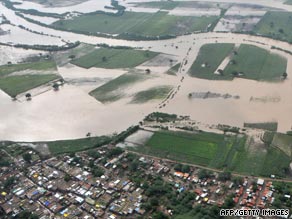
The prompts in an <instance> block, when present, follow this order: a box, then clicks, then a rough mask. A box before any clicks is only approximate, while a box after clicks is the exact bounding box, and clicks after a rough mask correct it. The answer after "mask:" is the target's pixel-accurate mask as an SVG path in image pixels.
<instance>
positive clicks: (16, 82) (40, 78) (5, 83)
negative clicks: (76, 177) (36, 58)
mask: <svg viewBox="0 0 292 219" xmlns="http://www.w3.org/2000/svg"><path fill="white" fill-rule="evenodd" d="M58 78H60V77H59V76H58V75H56V74H44V75H22V76H8V77H4V78H0V89H1V90H3V91H4V92H5V93H7V94H8V95H9V96H11V97H15V96H16V95H18V94H20V93H23V92H26V91H28V90H31V89H33V88H35V87H39V86H40V85H43V84H46V83H48V82H50V81H53V80H56V79H58Z"/></svg>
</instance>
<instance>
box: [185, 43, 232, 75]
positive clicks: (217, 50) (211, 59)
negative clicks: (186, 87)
mask: <svg viewBox="0 0 292 219" xmlns="http://www.w3.org/2000/svg"><path fill="white" fill-rule="evenodd" d="M233 48H234V44H230V43H218V44H206V45H203V46H202V47H201V49H200V51H199V54H198V57H197V59H196V60H195V62H194V63H193V65H192V67H191V69H190V70H189V74H190V75H191V76H193V77H198V78H205V79H212V80H216V79H219V80H220V79H221V80H222V79H232V77H231V76H230V75H224V76H220V75H217V74H214V72H215V71H216V69H217V68H218V67H219V65H220V64H221V62H222V61H223V60H224V59H225V57H226V56H228V55H229V54H230V53H231V51H232V49H233ZM203 65H205V66H203Z"/></svg>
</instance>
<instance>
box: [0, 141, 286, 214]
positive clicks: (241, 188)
mask: <svg viewBox="0 0 292 219" xmlns="http://www.w3.org/2000/svg"><path fill="white" fill-rule="evenodd" d="M1 153H2V152H1ZM6 153H8V152H6ZM8 155H9V156H11V155H10V154H6V156H8ZM2 156H5V155H4V154H2ZM32 158H33V159H32ZM11 159H12V156H11ZM13 161H14V163H11V165H10V166H9V167H2V168H1V172H0V179H1V184H2V185H1V191H0V207H1V212H2V216H1V218H14V217H15V216H17V218H42V219H46V218H84V219H91V218H110V219H115V218H161V217H159V216H157V217H156V216H155V214H154V213H155V212H156V211H157V212H160V214H162V215H164V216H165V217H164V218H171V217H172V216H173V215H176V214H178V213H179V208H180V204H182V203H183V202H186V203H187V205H190V208H194V207H195V206H207V207H210V206H216V209H220V208H236V209H255V208H257V209H264V208H273V207H277V203H278V202H279V200H281V202H280V206H283V205H285V203H286V206H287V207H290V206H291V196H290V193H289V191H288V192H287V187H285V188H284V186H286V185H284V184H281V183H279V182H272V180H271V181H268V180H264V179H261V178H252V177H239V176H231V174H230V173H228V172H221V173H215V172H211V171H208V170H205V169H201V168H197V167H194V166H189V165H183V164H179V163H173V162H171V161H167V160H163V159H159V158H153V157H147V156H143V155H139V154H134V153H132V152H127V151H124V150H123V149H121V148H119V147H116V146H114V145H107V146H106V147H101V148H97V149H91V150H90V151H85V152H79V153H72V154H64V155H59V156H57V157H50V158H47V159H40V157H39V156H38V154H37V152H35V151H33V150H30V149H28V150H26V152H25V153H24V154H22V155H16V156H15V157H14V159H13ZM274 183H277V185H274ZM283 188H284V189H283ZM158 196H159V199H158ZM168 196H174V197H172V199H173V200H172V199H171V198H167V197H168ZM278 199H279V200H278ZM283 200H284V201H283ZM175 202H177V203H175ZM171 206H172V207H171ZM4 215H5V216H4ZM27 215H30V216H29V217H28V216H27ZM150 215H151V216H150ZM156 215H158V214H156ZM287 218H288V217H287Z"/></svg>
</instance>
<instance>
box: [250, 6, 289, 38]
mask: <svg viewBox="0 0 292 219" xmlns="http://www.w3.org/2000/svg"><path fill="white" fill-rule="evenodd" d="M290 2H291V3H292V1H290ZM291 24H292V13H291V12H280V11H270V12H267V13H266V14H265V15H264V17H263V18H262V19H261V20H260V22H259V23H258V24H257V25H256V27H255V29H254V31H255V32H256V33H259V34H262V35H265V36H269V37H272V38H275V39H280V40H285V41H288V42H292V27H291Z"/></svg>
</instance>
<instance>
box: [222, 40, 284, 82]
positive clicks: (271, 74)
mask: <svg viewBox="0 0 292 219" xmlns="http://www.w3.org/2000/svg"><path fill="white" fill-rule="evenodd" d="M254 57H257V58H256V59H255V58H254ZM232 61H234V62H235V63H234V64H228V66H227V67H226V68H225V69H224V74H226V75H233V74H234V73H235V72H236V73H238V74H240V77H242V78H247V79H252V80H264V81H273V80H279V79H280V78H281V76H282V74H283V73H284V72H286V68H287V60H286V59H285V58H283V57H281V56H279V55H276V54H272V53H270V52H269V51H267V50H265V49H262V48H259V47H256V46H252V45H246V44H242V45H240V47H239V49H238V51H237V55H233V58H232Z"/></svg>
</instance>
